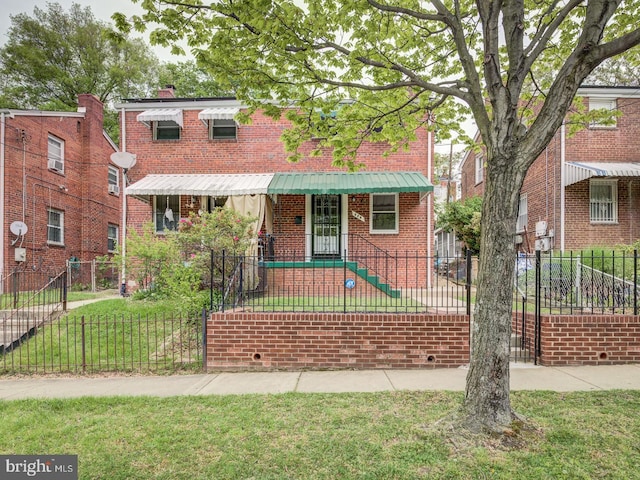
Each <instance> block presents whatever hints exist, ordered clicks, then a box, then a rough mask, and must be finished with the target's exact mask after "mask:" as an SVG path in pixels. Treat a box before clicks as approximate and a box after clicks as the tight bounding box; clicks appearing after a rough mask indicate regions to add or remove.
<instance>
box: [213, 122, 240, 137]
mask: <svg viewBox="0 0 640 480" xmlns="http://www.w3.org/2000/svg"><path fill="white" fill-rule="evenodd" d="M237 134H238V125H237V124H236V121H235V120H229V119H225V118H215V119H212V120H209V139H211V140H235V139H236V138H237Z"/></svg>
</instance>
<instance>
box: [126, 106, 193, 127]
mask: <svg viewBox="0 0 640 480" xmlns="http://www.w3.org/2000/svg"><path fill="white" fill-rule="evenodd" d="M136 119H137V120H138V121H139V122H141V123H144V124H145V125H146V126H147V127H149V128H151V122H162V121H171V122H176V123H177V124H178V125H180V127H181V128H182V126H183V125H182V110H180V109H179V108H155V109H153V110H146V111H144V112H142V113H140V114H138V116H137V117H136Z"/></svg>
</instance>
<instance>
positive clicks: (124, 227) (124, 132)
mask: <svg viewBox="0 0 640 480" xmlns="http://www.w3.org/2000/svg"><path fill="white" fill-rule="evenodd" d="M121 111H122V118H121V120H120V122H121V126H120V145H121V147H122V150H121V151H123V152H126V151H127V127H126V111H125V109H124V108H122V110H121ZM120 231H121V232H122V240H121V243H120V245H122V248H121V252H122V283H121V284H120V294H121V295H122V296H124V295H125V294H126V293H127V272H126V255H127V172H126V171H125V169H124V168H123V169H122V228H120Z"/></svg>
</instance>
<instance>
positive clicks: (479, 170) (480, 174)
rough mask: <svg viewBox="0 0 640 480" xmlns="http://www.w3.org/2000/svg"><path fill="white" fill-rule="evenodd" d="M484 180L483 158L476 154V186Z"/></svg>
mask: <svg viewBox="0 0 640 480" xmlns="http://www.w3.org/2000/svg"><path fill="white" fill-rule="evenodd" d="M483 179H484V157H483V156H482V154H479V153H478V154H476V185H477V184H478V183H480V182H482V180H483Z"/></svg>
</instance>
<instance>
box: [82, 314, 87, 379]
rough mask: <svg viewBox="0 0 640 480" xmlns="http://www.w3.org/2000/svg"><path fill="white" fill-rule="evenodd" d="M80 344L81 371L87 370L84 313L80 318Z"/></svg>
mask: <svg viewBox="0 0 640 480" xmlns="http://www.w3.org/2000/svg"><path fill="white" fill-rule="evenodd" d="M80 332H81V346H82V373H85V372H86V370H87V353H86V348H85V332H84V315H82V318H81V320H80Z"/></svg>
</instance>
